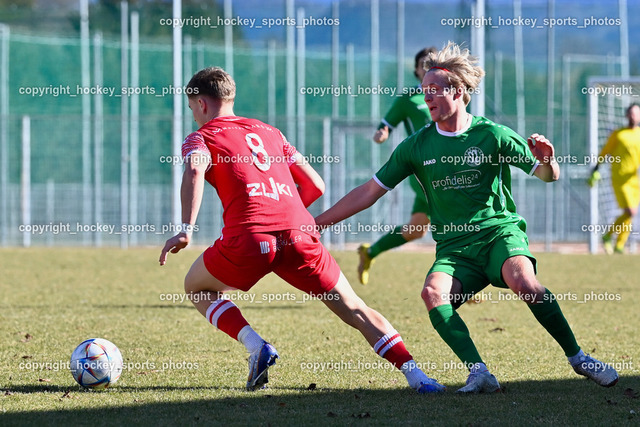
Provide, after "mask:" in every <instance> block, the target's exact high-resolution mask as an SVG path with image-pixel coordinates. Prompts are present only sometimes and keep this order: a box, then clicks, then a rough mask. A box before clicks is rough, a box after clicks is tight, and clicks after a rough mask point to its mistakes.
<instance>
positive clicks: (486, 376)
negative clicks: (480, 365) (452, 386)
mask: <svg viewBox="0 0 640 427" xmlns="http://www.w3.org/2000/svg"><path fill="white" fill-rule="evenodd" d="M499 390H500V384H498V380H497V379H496V377H494V376H493V375H492V374H491V373H490V372H489V371H482V372H471V373H470V374H469V377H468V378H467V385H465V386H464V387H462V388H460V389H458V390H457V391H456V393H462V394H467V393H469V394H477V393H493V392H496V391H499Z"/></svg>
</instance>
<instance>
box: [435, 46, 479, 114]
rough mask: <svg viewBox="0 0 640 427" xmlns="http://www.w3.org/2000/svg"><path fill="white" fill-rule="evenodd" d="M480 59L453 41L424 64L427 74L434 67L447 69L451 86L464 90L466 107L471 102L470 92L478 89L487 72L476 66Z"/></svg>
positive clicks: (463, 98) (463, 97)
mask: <svg viewBox="0 0 640 427" xmlns="http://www.w3.org/2000/svg"><path fill="white" fill-rule="evenodd" d="M477 63H478V58H477V57H476V56H471V55H470V54H469V49H467V48H464V49H461V48H460V46H459V45H457V44H455V43H454V42H452V41H448V42H447V44H446V45H445V46H444V47H443V48H442V50H439V51H437V52H433V53H430V54H429V56H428V57H427V60H426V61H425V64H424V69H425V70H427V72H428V71H429V70H430V69H431V68H434V67H438V68H440V69H443V68H444V69H445V70H446V71H447V78H448V80H449V84H451V86H452V87H454V88H456V90H461V89H462V90H463V95H462V100H463V101H464V103H465V105H468V104H469V101H471V95H470V94H469V92H472V91H474V90H475V89H477V87H478V85H479V84H480V81H481V80H482V77H484V75H485V72H484V70H483V69H482V67H480V66H478V65H476V64H477Z"/></svg>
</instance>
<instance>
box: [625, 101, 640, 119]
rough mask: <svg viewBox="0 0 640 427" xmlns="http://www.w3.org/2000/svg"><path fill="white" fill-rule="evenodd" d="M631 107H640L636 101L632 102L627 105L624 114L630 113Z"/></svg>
mask: <svg viewBox="0 0 640 427" xmlns="http://www.w3.org/2000/svg"><path fill="white" fill-rule="evenodd" d="M633 107H640V104H638V103H637V102H634V103H633V104H631V105H629V106H628V107H627V109H626V111H625V112H624V115H625V116H628V115H629V114H630V113H631V109H632V108H633Z"/></svg>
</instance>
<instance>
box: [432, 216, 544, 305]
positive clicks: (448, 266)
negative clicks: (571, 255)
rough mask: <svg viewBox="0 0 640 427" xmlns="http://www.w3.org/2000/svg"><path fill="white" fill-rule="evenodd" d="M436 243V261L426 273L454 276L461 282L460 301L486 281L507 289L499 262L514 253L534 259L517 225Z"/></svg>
mask: <svg viewBox="0 0 640 427" xmlns="http://www.w3.org/2000/svg"><path fill="white" fill-rule="evenodd" d="M443 243H444V244H441V243H438V245H437V247H436V261H435V262H434V263H433V266H432V267H431V269H430V270H429V274H431V273H433V272H436V271H440V272H443V273H446V274H448V275H450V276H452V277H455V278H456V279H458V280H459V281H460V283H461V284H462V294H463V298H462V302H464V301H466V300H468V299H469V298H471V297H473V295H475V294H476V293H478V292H480V291H481V290H483V289H484V288H486V287H487V285H489V284H490V283H491V284H492V285H493V286H496V287H499V288H508V286H507V284H506V283H505V282H504V279H503V278H502V265H503V264H504V262H505V261H506V260H507V259H508V258H511V257H512V256H516V255H524V256H526V257H528V258H529V259H530V260H531V262H532V263H533V270H534V271H537V270H536V259H535V257H534V256H533V255H531V252H530V251H529V239H528V238H527V235H526V233H525V232H524V230H522V229H521V228H520V227H519V226H518V225H517V224H506V225H502V226H499V227H491V228H489V229H486V230H481V231H480V232H478V233H475V234H473V235H470V236H468V237H467V236H464V238H463V239H456V240H455V241H452V242H443Z"/></svg>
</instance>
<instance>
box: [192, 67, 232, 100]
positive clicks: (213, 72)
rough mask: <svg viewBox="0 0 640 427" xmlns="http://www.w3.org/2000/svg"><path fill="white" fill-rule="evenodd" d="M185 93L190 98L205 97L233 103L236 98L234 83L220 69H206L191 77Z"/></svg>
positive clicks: (228, 75)
mask: <svg viewBox="0 0 640 427" xmlns="http://www.w3.org/2000/svg"><path fill="white" fill-rule="evenodd" d="M186 92H187V96H188V97H190V98H192V97H196V96H198V95H206V96H210V97H212V98H214V99H220V100H222V101H233V100H234V98H235V97H236V83H235V82H234V81H233V78H232V77H231V75H230V74H229V73H227V72H226V71H224V70H223V69H222V68H220V67H207V68H204V69H202V70H200V71H198V72H197V73H195V74H194V75H193V77H191V80H189V83H188V84H187V90H186Z"/></svg>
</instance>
